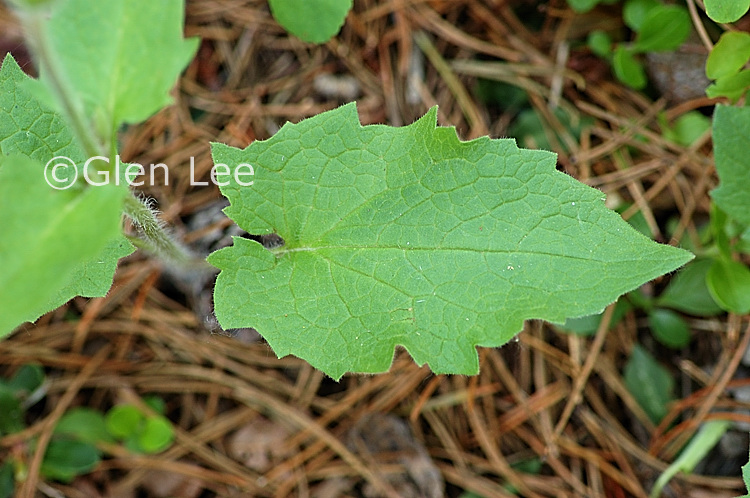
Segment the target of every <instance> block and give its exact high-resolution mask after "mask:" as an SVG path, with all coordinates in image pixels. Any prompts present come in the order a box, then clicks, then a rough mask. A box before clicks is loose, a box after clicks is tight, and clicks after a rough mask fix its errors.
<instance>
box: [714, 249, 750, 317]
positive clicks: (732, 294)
mask: <svg viewBox="0 0 750 498" xmlns="http://www.w3.org/2000/svg"><path fill="white" fill-rule="evenodd" d="M706 283H707V284H708V290H709V292H710V293H711V297H713V298H714V300H715V301H716V302H717V303H719V305H720V306H721V307H722V308H724V309H725V310H727V311H731V312H733V313H738V314H741V315H744V314H745V313H749V312H750V269H748V267H747V266H745V265H743V264H742V263H738V262H737V261H732V260H729V259H725V258H720V259H717V260H716V261H714V263H713V264H712V265H711V268H710V269H709V270H708V274H707V275H706Z"/></svg>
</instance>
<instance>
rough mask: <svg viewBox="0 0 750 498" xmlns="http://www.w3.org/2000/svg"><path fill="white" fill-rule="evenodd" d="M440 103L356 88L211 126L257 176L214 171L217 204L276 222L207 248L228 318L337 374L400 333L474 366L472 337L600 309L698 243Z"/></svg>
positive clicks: (486, 339)
mask: <svg viewBox="0 0 750 498" xmlns="http://www.w3.org/2000/svg"><path fill="white" fill-rule="evenodd" d="M436 115H437V111H436V109H432V110H431V111H430V112H429V113H428V114H427V115H426V116H424V117H423V118H421V119H420V120H418V121H417V122H415V123H414V124H412V125H410V126H406V127H403V128H391V127H387V126H382V125H373V126H364V127H363V126H361V125H360V124H359V121H358V118H357V112H356V107H355V106H354V105H353V104H349V105H346V106H343V107H341V108H338V109H336V110H333V111H330V112H327V113H324V114H321V115H318V116H316V117H313V118H310V119H307V120H305V121H302V122H301V123H299V124H286V125H285V126H284V127H283V128H282V129H281V130H280V131H279V132H278V133H277V134H276V135H275V136H274V137H272V138H271V139H269V140H266V141H262V142H260V141H258V142H255V143H253V144H251V145H250V146H249V147H248V148H246V149H245V150H239V149H235V148H232V147H228V146H225V145H221V144H214V145H213V156H214V161H215V162H216V163H223V164H226V165H228V166H229V167H230V169H231V168H235V171H243V172H245V173H247V172H248V171H249V167H248V166H240V164H241V163H246V164H249V165H251V166H252V167H253V168H254V173H255V175H254V177H252V179H253V180H254V183H253V185H251V186H242V185H240V184H239V183H238V182H237V181H236V180H235V179H234V178H230V177H229V176H228V175H224V176H220V177H219V178H218V179H219V180H220V181H226V182H228V185H226V186H224V187H222V192H223V193H224V195H226V196H227V197H228V198H229V200H230V201H231V206H230V207H228V208H227V209H226V212H227V214H228V215H229V216H230V217H232V218H233V219H234V220H235V221H237V223H238V224H239V225H240V226H241V227H242V228H244V229H245V230H247V231H248V232H249V233H251V234H257V235H262V234H270V233H275V234H277V235H279V236H280V237H281V238H283V240H284V245H283V246H280V247H274V248H271V249H266V248H264V247H263V246H262V245H261V244H260V243H258V242H255V241H253V240H247V239H243V238H235V240H234V245H233V246H232V247H229V248H226V249H222V250H220V251H217V252H216V253H214V254H213V255H211V257H210V258H209V262H210V263H212V264H214V265H215V266H217V267H218V268H220V269H221V270H222V271H221V273H220V274H219V277H218V280H217V283H216V289H215V295H214V297H215V308H216V315H217V317H218V318H219V322H220V323H221V324H222V326H223V327H225V328H236V327H255V328H256V329H257V330H258V331H259V332H260V333H261V334H262V335H263V336H264V337H265V338H266V339H267V340H268V342H269V343H270V344H271V346H272V347H273V348H274V350H275V352H276V353H277V354H278V355H279V356H284V355H287V354H294V355H297V356H299V357H302V358H304V359H305V360H307V361H309V362H310V363H311V364H312V365H313V366H315V367H317V368H319V369H321V370H323V371H324V372H326V373H327V374H328V375H330V376H332V377H334V378H339V377H340V376H341V375H343V374H344V373H345V372H347V371H356V372H381V371H384V370H386V369H388V367H389V365H390V363H391V361H392V358H393V351H394V347H395V346H397V345H402V346H404V347H405V348H406V349H407V350H408V351H409V353H410V354H411V355H412V357H413V358H414V359H415V361H416V362H417V363H419V364H423V363H429V365H430V367H431V368H432V370H433V371H435V372H439V373H443V372H452V373H463V374H473V373H476V372H477V370H478V360H477V353H476V350H475V346H488V347H493V346H499V345H502V344H504V343H505V342H507V341H508V340H509V339H511V338H512V337H513V336H514V335H515V334H516V333H517V332H518V331H519V330H520V329H521V327H522V324H523V320H525V319H530V318H540V319H545V320H549V321H552V322H557V323H562V322H564V321H565V319H566V318H568V317H576V316H582V315H589V314H593V313H596V312H598V311H601V310H602V309H603V308H604V307H605V306H606V305H608V304H610V303H611V302H613V301H614V300H615V299H616V298H617V297H618V296H619V295H621V294H622V293H624V292H627V291H629V290H631V289H633V288H635V287H637V286H639V285H641V284H642V283H644V282H647V281H648V280H651V279H653V278H655V277H657V276H659V275H661V274H663V273H665V272H669V271H672V270H674V269H675V268H677V267H679V266H681V265H682V264H684V263H685V262H687V261H688V260H690V259H691V257H692V255H691V254H690V253H688V252H686V251H683V250H680V249H676V248H673V247H669V246H663V245H659V244H656V243H654V242H652V241H651V240H649V239H647V238H646V237H644V236H642V235H640V234H639V233H637V232H636V231H635V230H634V229H632V228H631V227H630V226H629V225H628V224H627V223H625V222H624V221H623V220H622V219H621V218H620V217H619V216H618V215H617V214H615V213H614V212H612V211H610V210H608V209H606V208H605V207H604V195H603V194H602V193H601V192H600V191H598V190H594V189H592V188H589V187H587V186H585V185H583V184H581V183H579V182H577V181H575V180H574V179H573V178H571V177H569V176H567V175H565V174H563V173H560V172H558V171H556V170H555V156H554V154H552V153H549V152H544V151H529V150H520V149H518V148H517V147H516V144H515V142H514V141H513V140H509V139H505V140H490V139H489V138H487V137H484V138H480V139H477V140H473V141H471V142H461V141H459V140H458V137H457V136H456V132H455V130H454V129H452V128H441V127H436ZM217 168H218V166H217ZM240 179H241V180H242V181H243V182H245V183H247V181H248V180H249V179H250V177H247V176H246V177H244V178H240Z"/></svg>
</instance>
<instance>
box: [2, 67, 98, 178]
mask: <svg viewBox="0 0 750 498" xmlns="http://www.w3.org/2000/svg"><path fill="white" fill-rule="evenodd" d="M29 81H31V78H29V77H28V76H27V75H26V74H25V73H24V72H23V71H22V70H21V68H20V67H18V64H17V63H16V61H15V60H14V59H13V57H12V56H11V55H10V54H7V55H6V56H5V59H4V60H3V64H2V67H0V152H2V153H3V154H4V155H6V156H8V155H11V154H21V155H24V156H27V157H30V158H32V159H36V160H37V161H39V162H41V163H42V164H46V163H47V161H49V160H50V159H52V158H53V157H55V156H65V157H69V158H70V159H72V160H73V161H74V162H78V161H81V160H83V159H85V157H84V153H83V152H82V151H81V148H80V147H79V146H78V144H76V143H75V142H74V140H73V135H72V134H71V132H70V130H69V129H68V127H67V125H66V124H65V122H64V120H63V119H62V118H61V117H60V116H59V115H58V114H56V113H54V112H52V111H51V110H49V109H47V108H45V107H44V106H43V105H42V104H41V103H40V102H39V101H38V100H37V99H36V98H35V97H34V96H33V95H32V94H31V93H29V91H28V90H27V83H28V82H29Z"/></svg>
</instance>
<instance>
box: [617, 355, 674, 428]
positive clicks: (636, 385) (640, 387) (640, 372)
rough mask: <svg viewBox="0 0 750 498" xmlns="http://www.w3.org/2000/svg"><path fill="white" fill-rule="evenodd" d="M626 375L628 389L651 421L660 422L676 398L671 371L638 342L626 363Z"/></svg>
mask: <svg viewBox="0 0 750 498" xmlns="http://www.w3.org/2000/svg"><path fill="white" fill-rule="evenodd" d="M624 377H625V385H626V387H627V388H628V391H630V393H631V394H632V395H633V397H634V398H635V399H636V401H638V404H639V405H641V407H642V408H643V409H644V410H645V412H646V414H648V416H649V418H650V419H651V421H652V422H653V423H655V424H658V423H659V422H660V421H661V419H663V418H664V416H665V415H666V414H667V405H668V404H669V403H670V402H671V401H672V400H674V394H673V393H674V379H673V378H672V376H671V375H670V374H669V371H667V369H665V368H664V367H663V366H661V365H660V364H659V363H657V362H656V360H655V359H654V358H653V357H652V356H651V355H650V354H649V353H648V351H646V350H645V349H643V348H642V347H641V346H639V345H637V344H636V345H635V346H633V352H632V353H631V355H630V359H629V360H628V362H627V364H626V365H625V372H624Z"/></svg>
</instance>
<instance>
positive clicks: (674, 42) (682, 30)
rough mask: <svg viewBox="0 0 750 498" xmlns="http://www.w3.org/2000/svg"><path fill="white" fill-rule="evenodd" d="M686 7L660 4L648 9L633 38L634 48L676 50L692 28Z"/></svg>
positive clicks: (641, 49) (656, 50) (644, 50)
mask: <svg viewBox="0 0 750 498" xmlns="http://www.w3.org/2000/svg"><path fill="white" fill-rule="evenodd" d="M692 26H693V25H692V23H691V21H690V14H688V11H687V9H685V8H684V7H680V6H677V5H660V6H658V7H654V8H652V9H650V10H649V11H648V14H647V15H646V18H645V19H643V23H642V24H641V29H640V31H639V32H638V36H636V38H635V43H634V49H635V50H638V51H640V52H664V51H668V50H676V49H677V48H679V47H680V45H682V44H683V43H684V42H685V40H687V38H688V36H690V30H691V29H692Z"/></svg>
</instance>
